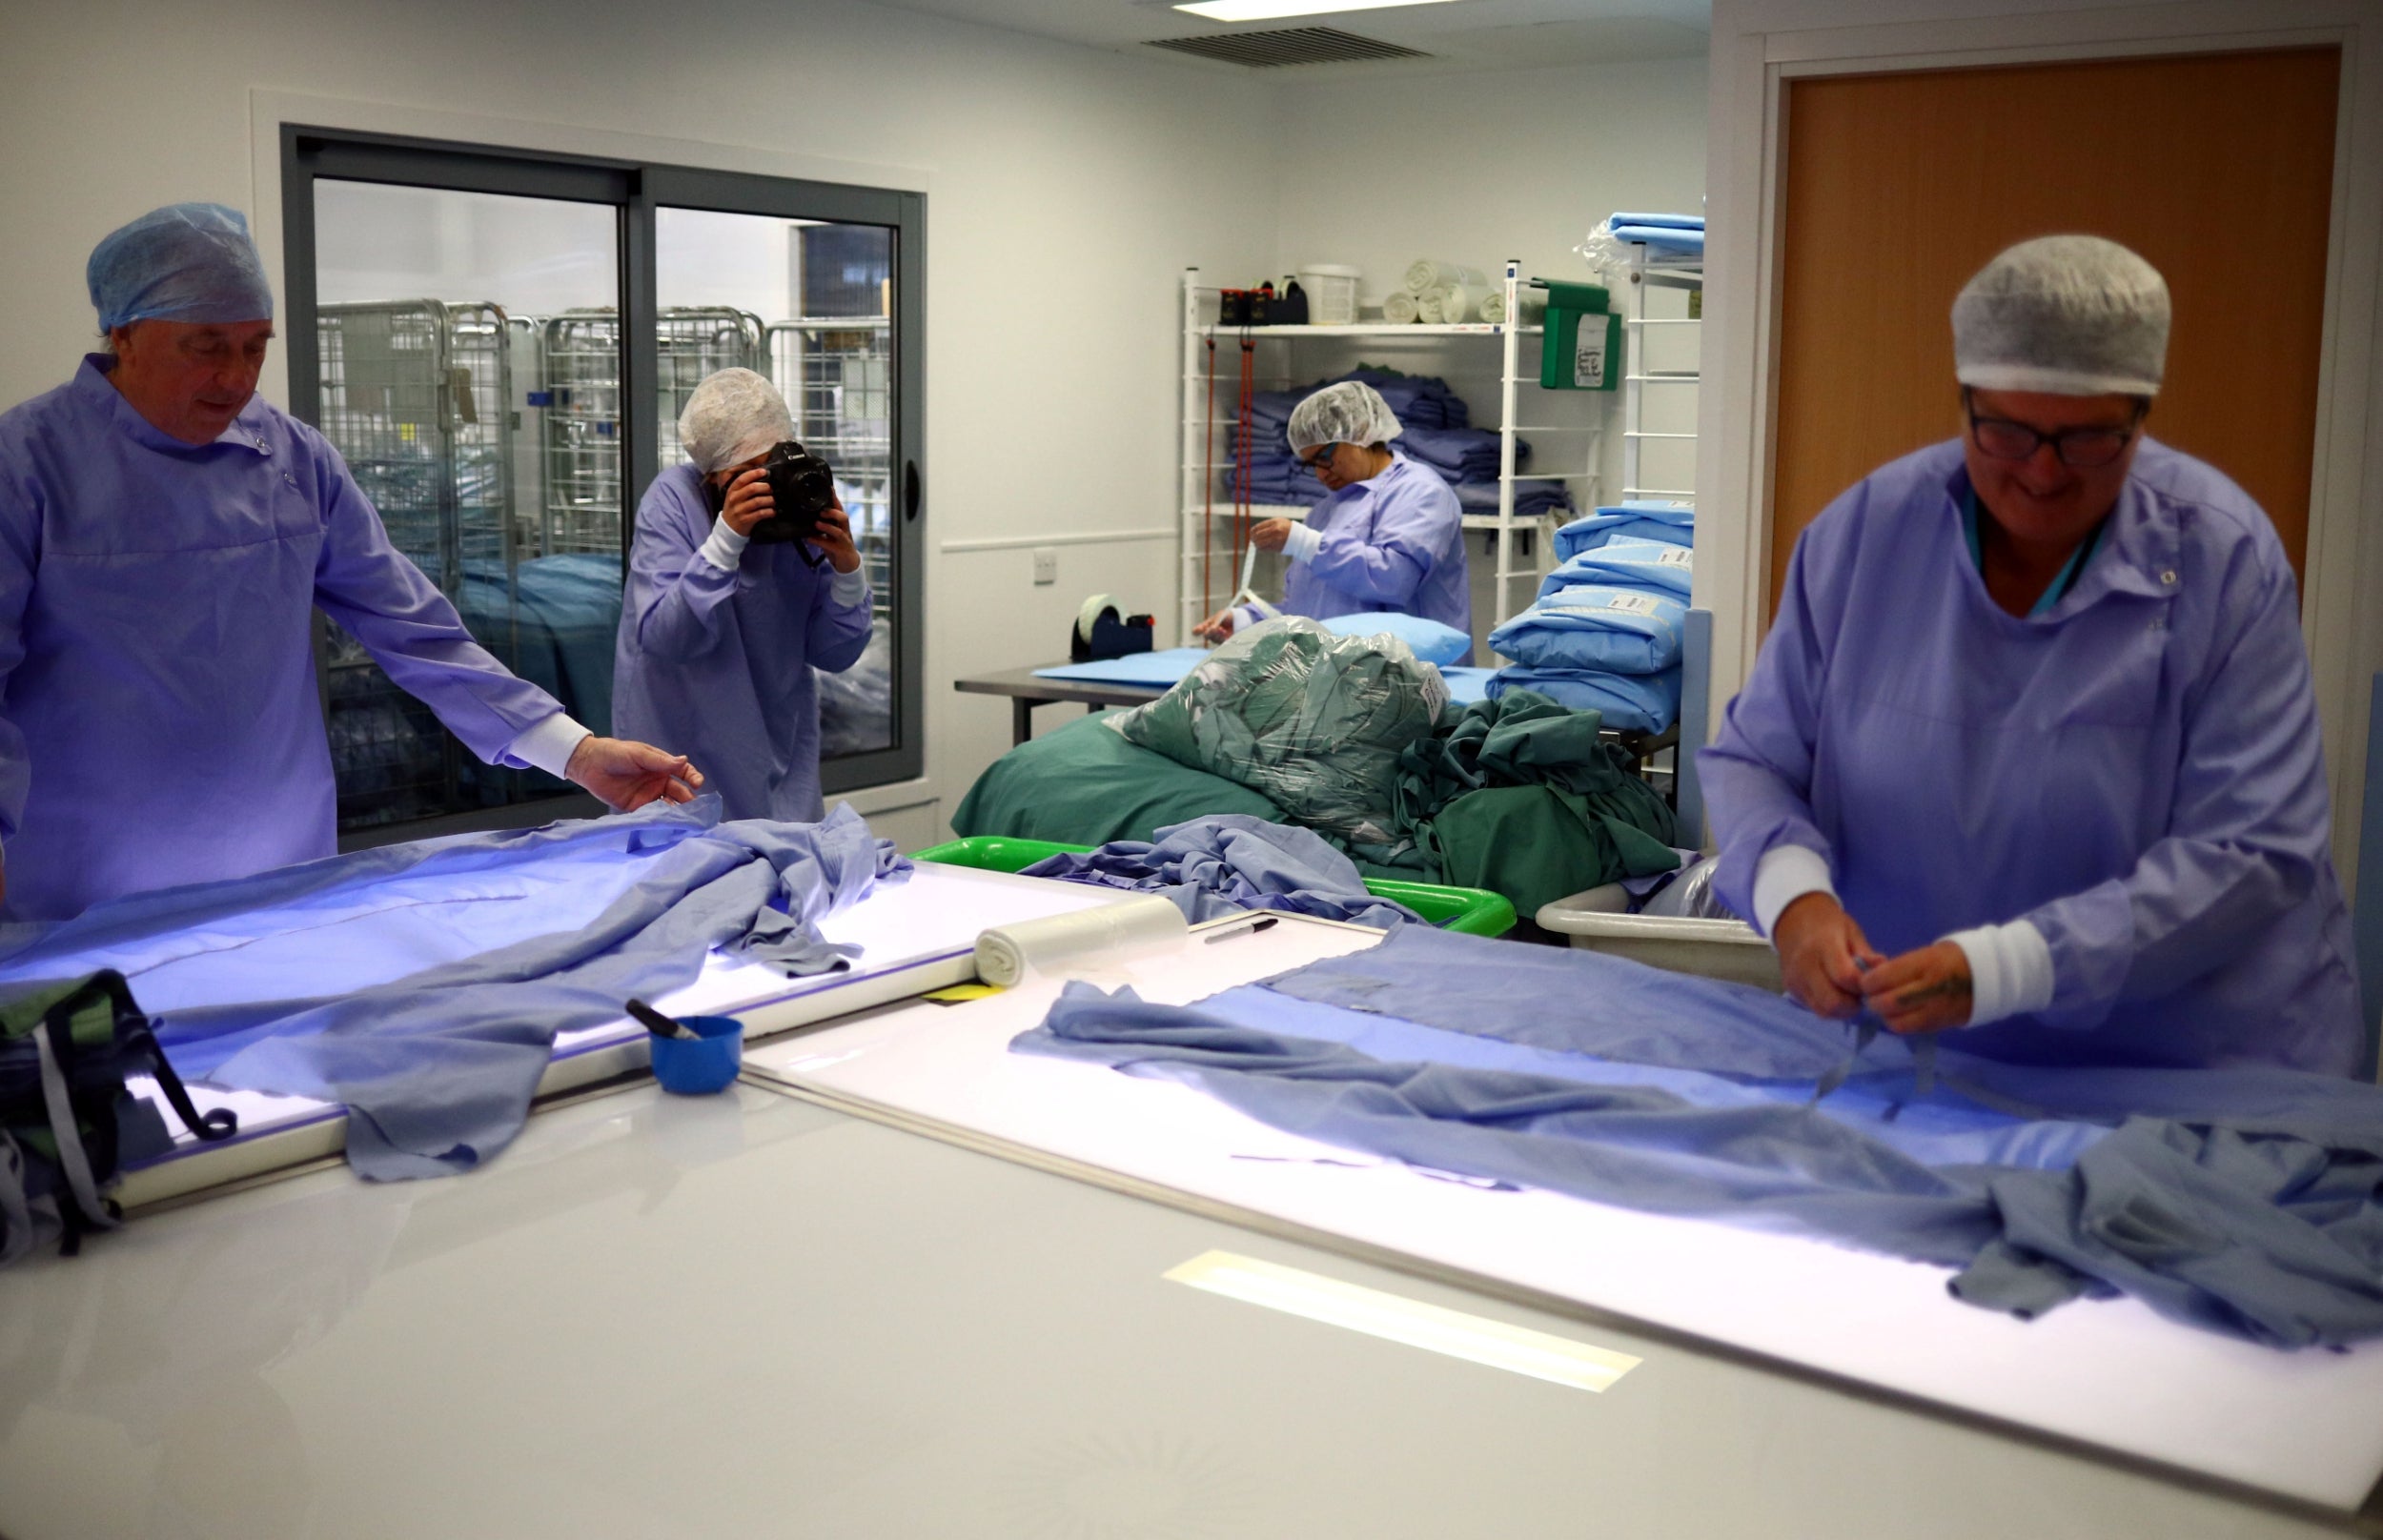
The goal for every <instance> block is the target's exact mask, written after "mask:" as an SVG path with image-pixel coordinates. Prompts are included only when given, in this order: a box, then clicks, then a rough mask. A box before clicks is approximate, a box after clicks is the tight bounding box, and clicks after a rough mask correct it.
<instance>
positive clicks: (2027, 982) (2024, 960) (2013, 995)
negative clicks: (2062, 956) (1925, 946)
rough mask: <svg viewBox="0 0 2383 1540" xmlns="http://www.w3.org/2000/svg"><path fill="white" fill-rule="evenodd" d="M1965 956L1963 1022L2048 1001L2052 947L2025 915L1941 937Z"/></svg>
mask: <svg viewBox="0 0 2383 1540" xmlns="http://www.w3.org/2000/svg"><path fill="white" fill-rule="evenodd" d="M1945 940H1946V941H1948V942H1952V943H1953V944H1954V945H1955V946H1958V947H1960V948H1961V950H1962V954H1963V955H1964V956H1965V957H1967V958H1968V959H1969V1024H1970V1025H1971V1026H1983V1025H1985V1024H1986V1023H1987V1022H1999V1021H2001V1020H2002V1019H2003V1018H2004V1017H2006V1016H2024V1015H2026V1014H2027V1013H2028V1012H2030V1011H2040V1010H2042V1009H2044V1007H2046V1006H2047V1005H2049V1004H2050V1003H2052V948H2051V946H2050V944H2049V943H2048V942H2046V941H2045V940H2044V932H2042V931H2040V930H2038V929H2036V928H2035V926H2034V925H2033V924H2032V923H2030V922H2027V921H2025V920H2014V921H2011V922H2009V923H2008V924H2003V925H1980V926H1978V927H1977V928H1976V929H1975V930H1957V931H1954V932H1953V933H1952V934H1951V935H1949V936H1947V937H1945Z"/></svg>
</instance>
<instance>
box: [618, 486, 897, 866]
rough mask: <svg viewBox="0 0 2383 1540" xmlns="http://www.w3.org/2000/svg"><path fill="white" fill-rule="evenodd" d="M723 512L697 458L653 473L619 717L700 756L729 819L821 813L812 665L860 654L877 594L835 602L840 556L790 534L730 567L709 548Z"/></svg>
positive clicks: (632, 564)
mask: <svg viewBox="0 0 2383 1540" xmlns="http://www.w3.org/2000/svg"><path fill="white" fill-rule="evenodd" d="M712 518H713V515H712V512H711V509H710V508H709V506H707V505H706V504H705V502H704V500H703V477H702V476H701V475H699V474H698V473H697V471H696V469H695V467H694V466H692V465H681V466H678V467H677V468H675V469H673V470H669V471H665V472H663V473H662V475H661V476H657V477H655V479H654V484H653V485H652V486H651V487H650V488H648V489H647V490H646V493H645V498H644V501H643V502H642V503H641V504H640V505H639V507H638V511H637V538H636V540H635V541H634V542H633V543H632V544H631V545H630V548H629V594H628V599H627V601H626V602H625V603H624V604H623V605H622V607H621V638H620V643H619V647H618V649H617V651H616V654H615V661H614V666H613V677H612V721H613V731H614V732H616V733H619V734H621V736H622V737H624V738H642V739H644V740H647V741H648V742H654V743H668V744H670V745H671V747H672V750H673V752H675V753H679V754H683V755H685V756H686V757H687V758H688V759H690V760H693V761H694V762H695V763H696V765H698V766H699V767H700V768H701V769H702V770H703V789H704V790H706V791H712V792H718V793H719V794H720V798H721V800H722V801H723V803H725V804H726V809H727V815H728V817H729V818H731V819H752V818H765V819H779V820H782V821H793V822H803V823H807V822H813V821H817V820H818V819H819V817H820V815H821V813H822V811H823V808H822V804H821V800H820V795H819V692H818V690H817V688H816V686H815V685H814V684H813V682H812V679H811V670H812V669H813V668H814V667H817V668H824V669H825V670H826V671H827V672H829V673H831V674H838V673H842V672H843V671H844V670H845V669H847V668H850V667H851V666H852V665H853V663H854V662H855V661H857V660H858V659H859V658H860V656H861V653H862V650H863V649H865V648H866V647H867V645H868V634H869V601H868V595H867V593H866V590H865V591H864V592H863V593H862V595H861V598H859V599H858V600H857V601H856V602H854V603H851V604H839V603H837V602H836V601H835V598H834V595H833V593H832V592H831V584H832V581H833V578H834V570H833V569H832V568H829V567H825V566H821V567H810V566H807V565H805V563H804V560H803V557H801V556H800V555H798V554H797V548H796V547H795V546H794V545H792V544H786V545H748V546H746V547H745V548H744V554H743V557H742V558H741V559H740V560H739V561H738V563H737V568H736V570H735V571H734V572H723V571H722V570H721V569H720V568H719V567H716V566H714V565H713V564H712V563H711V561H710V560H709V559H708V558H706V557H703V555H701V548H702V546H703V541H704V538H705V537H707V536H708V535H710V533H711V527H712Z"/></svg>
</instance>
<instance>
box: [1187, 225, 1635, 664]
mask: <svg viewBox="0 0 2383 1540" xmlns="http://www.w3.org/2000/svg"><path fill="white" fill-rule="evenodd" d="M1503 281H1504V289H1505V296H1506V311H1505V314H1506V315H1507V316H1508V317H1509V318H1510V319H1509V320H1506V321H1459V322H1455V323H1443V324H1438V325H1426V324H1421V323H1413V324H1409V325H1404V326H1400V325H1395V324H1392V323H1386V322H1359V323H1356V324H1354V325H1349V326H1252V327H1239V326H1232V327H1228V326H1222V325H1219V324H1218V323H1217V315H1218V311H1219V308H1220V301H1219V297H1218V295H1219V290H1218V289H1216V288H1215V287H1213V286H1209V285H1204V284H1202V283H1201V282H1200V270H1199V269H1197V268H1187V269H1185V270H1184V274H1183V292H1182V325H1183V395H1182V406H1183V418H1182V433H1181V451H1180V455H1179V465H1180V476H1179V477H1178V480H1179V493H1180V498H1179V502H1180V510H1181V529H1182V535H1181V542H1180V546H1179V550H1180V555H1181V562H1180V578H1179V581H1178V583H1177V591H1176V597H1177V600H1178V604H1177V609H1178V619H1179V626H1180V629H1179V630H1178V632H1177V633H1176V635H1177V639H1178V641H1179V642H1180V641H1183V640H1188V639H1189V638H1190V637H1191V628H1192V626H1194V625H1195V624H1197V623H1198V622H1199V621H1200V620H1202V619H1204V618H1206V617H1207V616H1208V615H1209V614H1211V613H1212V612H1213V611H1214V610H1216V609H1217V608H1220V607H1222V606H1223V605H1224V604H1225V603H1226V602H1227V601H1229V600H1230V599H1231V598H1232V595H1233V593H1234V591H1235V590H1236V589H1237V588H1238V586H1239V583H1240V573H1239V572H1238V570H1233V571H1226V570H1224V569H1225V568H1226V567H1228V566H1230V565H1231V561H1230V557H1229V556H1225V555H1223V553H1229V552H1230V551H1231V549H1232V520H1233V518H1234V517H1235V515H1236V507H1235V503H1234V499H1233V475H1234V470H1235V463H1234V457H1233V454H1232V430H1233V427H1234V425H1235V422H1236V421H1237V407H1238V402H1239V392H1240V367H1239V362H1238V354H1239V348H1240V343H1241V340H1242V339H1243V338H1244V337H1247V338H1249V339H1250V340H1251V342H1252V343H1253V344H1264V345H1267V346H1265V347H1263V348H1262V349H1261V352H1260V355H1259V359H1260V366H1259V367H1256V368H1254V369H1253V375H1254V381H1253V383H1254V388H1256V389H1259V390H1282V389H1286V388H1289V387H1292V386H1295V385H1300V384H1305V383H1307V382H1309V381H1311V380H1313V379H1314V377H1315V376H1316V375H1317V374H1318V373H1319V371H1317V370H1316V369H1314V368H1303V367H1302V366H1300V364H1299V363H1298V359H1299V357H1300V356H1301V354H1302V347H1303V344H1321V343H1325V342H1336V343H1339V344H1343V345H1344V346H1345V345H1350V344H1358V345H1363V346H1366V347H1384V348H1395V349H1398V350H1401V351H1402V353H1403V352H1405V351H1406V350H1414V349H1418V348H1419V349H1423V350H1428V351H1429V352H1431V353H1433V354H1434V355H1435V359H1434V360H1433V361H1435V362H1438V363H1441V364H1442V365H1443V367H1444V366H1446V365H1449V364H1456V363H1464V362H1468V361H1469V362H1472V364H1473V367H1475V368H1476V369H1478V367H1479V361H1478V360H1477V359H1476V360H1466V359H1464V357H1463V355H1464V353H1466V352H1467V351H1470V350H1472V349H1476V348H1478V347H1479V346H1480V345H1481V344H1482V343H1485V342H1489V341H1492V340H1495V341H1496V342H1497V344H1498V352H1497V355H1496V357H1497V375H1496V385H1497V397H1498V398H1497V421H1496V423H1495V424H1484V423H1482V422H1479V421H1478V420H1477V421H1476V422H1475V424H1474V426H1476V427H1485V426H1486V427H1492V428H1494V430H1495V431H1496V432H1497V436H1498V481H1497V512H1496V513H1477V514H1467V515H1465V516H1464V527H1465V529H1466V530H1467V531H1468V532H1472V531H1479V532H1486V533H1489V534H1490V535H1492V536H1493V537H1494V538H1493V540H1492V547H1493V550H1494V551H1495V554H1496V567H1495V573H1494V577H1493V585H1494V586H1493V588H1492V593H1493V595H1494V596H1495V597H1494V598H1493V601H1492V602H1493V606H1494V609H1495V614H1494V615H1493V616H1492V618H1491V619H1490V622H1489V624H1488V625H1480V624H1478V623H1477V625H1476V630H1477V632H1479V633H1482V634H1486V633H1487V632H1488V631H1489V630H1491V629H1492V628H1494V627H1495V626H1496V625H1497V623H1498V622H1499V621H1502V620H1504V619H1506V618H1508V617H1509V616H1511V615H1513V614H1515V613H1516V612H1517V610H1519V609H1520V608H1522V607H1523V606H1524V605H1527V604H1528V603H1529V602H1530V601H1531V599H1532V598H1534V597H1535V596H1536V595H1537V592H1538V582H1539V580H1540V579H1541V578H1544V577H1545V576H1546V574H1547V571H1548V558H1549V557H1550V555H1551V553H1552V550H1553V541H1552V539H1551V538H1550V537H1551V536H1552V534H1553V530H1554V526H1555V524H1556V522H1557V519H1556V517H1555V516H1553V515H1549V514H1518V513H1517V512H1516V511H1515V499H1516V495H1517V488H1522V487H1528V486H1530V485H1532V484H1534V483H1537V482H1543V481H1553V482H1560V483H1562V484H1563V485H1565V486H1566V487H1568V488H1570V490H1571V492H1572V495H1573V500H1574V502H1575V503H1576V504H1577V505H1578V507H1579V508H1580V510H1581V511H1583V512H1586V511H1587V510H1589V509H1591V508H1594V507H1595V506H1596V505H1597V503H1598V500H1599V486H1600V469H1599V468H1600V466H1601V465H1602V463H1603V457H1604V438H1605V418H1606V407H1605V404H1604V403H1605V401H1606V396H1605V395H1603V394H1602V393H1597V392H1572V391H1544V390H1542V389H1541V388H1540V386H1539V383H1538V373H1537V368H1538V350H1537V348H1529V349H1526V348H1525V347H1524V346H1523V340H1522V339H1523V338H1524V337H1536V336H1538V335H1539V334H1541V333H1542V331H1543V328H1541V327H1539V326H1538V325H1522V324H1516V323H1515V322H1514V321H1513V320H1512V319H1511V318H1512V317H1517V316H1519V315H1520V314H1521V308H1520V306H1521V299H1522V297H1523V295H1524V294H1528V293H1529V292H1530V285H1529V283H1528V282H1527V280H1525V279H1523V277H1522V276H1521V272H1520V266H1519V264H1518V263H1517V262H1514V261H1509V262H1507V263H1506V266H1505V274H1504V280H1503ZM1212 343H1214V344H1215V345H1216V356H1217V364H1216V366H1215V368H1216V372H1215V374H1214V375H1213V376H1212V375H1211V372H1210V371H1211V366H1210V358H1209V347H1210V344H1212ZM1229 349H1230V350H1231V352H1230V354H1229V353H1228V350H1229ZM1526 360H1527V361H1528V364H1529V366H1530V368H1531V370H1532V372H1531V373H1530V374H1528V375H1525V374H1524V373H1523V368H1524V364H1525V361H1526ZM1366 361H1367V362H1375V361H1376V360H1372V359H1368V360H1366ZM1415 362H1416V363H1417V364H1418V365H1419V364H1420V363H1421V362H1422V360H1415ZM1408 372H1410V373H1414V372H1425V373H1437V372H1442V371H1440V370H1421V369H1419V368H1418V369H1416V370H1410V371H1408ZM1473 377H1481V376H1479V375H1475V376H1473ZM1212 383H1213V386H1214V392H1215V399H1214V407H1213V413H1212V410H1211V387H1212ZM1558 399H1570V400H1574V401H1577V402H1584V403H1586V404H1585V405H1584V406H1580V407H1576V408H1575V409H1574V410H1575V412H1576V413H1577V414H1578V415H1579V417H1580V418H1581V420H1578V421H1575V422H1554V421H1550V422H1541V423H1532V422H1522V421H1520V420H1518V418H1519V416H1520V415H1522V413H1523V412H1524V408H1525V404H1526V403H1528V404H1530V405H1531V406H1534V407H1537V406H1538V405H1540V404H1543V403H1548V402H1551V401H1554V400H1558ZM1467 405H1469V406H1473V405H1476V403H1474V402H1472V401H1468V402H1467ZM1517 435H1523V436H1536V437H1537V438H1538V440H1539V443H1538V445H1537V446H1535V463H1536V464H1537V465H1539V466H1547V465H1550V464H1556V463H1561V464H1564V465H1575V464H1577V465H1579V466H1580V467H1581V469H1579V470H1577V471H1570V470H1546V469H1539V470H1534V471H1529V472H1522V471H1517V466H1516V459H1517V455H1516V446H1515V440H1516V437H1517ZM1558 439H1566V440H1578V448H1577V452H1576V451H1574V450H1573V449H1572V448H1570V447H1569V446H1568V447H1567V448H1566V450H1565V451H1564V452H1563V453H1561V454H1560V455H1559V454H1558V452H1557V451H1556V450H1555V449H1554V448H1553V447H1552V446H1553V442H1554V441H1555V440H1558ZM1240 511H1241V512H1243V513H1245V514H1246V516H1247V517H1249V518H1250V519H1251V520H1252V521H1256V520H1261V519H1268V518H1292V519H1303V518H1305V517H1307V512H1308V511H1307V509H1306V508H1305V507H1303V506H1301V505H1298V504H1295V503H1294V504H1268V503H1251V504H1244V505H1241V510H1240ZM1259 574H1260V576H1259V580H1258V584H1257V586H1258V587H1259V589H1260V591H1261V592H1279V581H1280V577H1281V564H1280V560H1279V558H1277V557H1261V558H1260V561H1259ZM1517 583H1527V584H1528V586H1527V587H1525V588H1523V589H1522V590H1521V592H1520V595H1519V598H1518V599H1517V589H1516V585H1517ZM1270 585H1272V586H1270Z"/></svg>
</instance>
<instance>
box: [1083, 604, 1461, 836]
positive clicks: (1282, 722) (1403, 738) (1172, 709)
mask: <svg viewBox="0 0 2383 1540" xmlns="http://www.w3.org/2000/svg"><path fill="white" fill-rule="evenodd" d="M1447 699H1448V692H1447V685H1446V684H1445V682H1444V681H1442V680H1441V679H1440V677H1439V673H1438V671H1437V670H1436V669H1434V668H1432V667H1430V666H1429V665H1427V664H1425V663H1422V662H1419V661H1417V660H1416V657H1415V655H1414V654H1413V653H1411V652H1409V651H1408V650H1407V648H1406V646H1405V645H1404V644H1403V643H1401V642H1399V641H1398V640H1397V639H1396V638H1391V637H1379V636H1376V637H1340V636H1335V635H1334V634H1333V633H1332V632H1329V631H1327V630H1325V629H1324V628H1323V627H1322V626H1321V625H1318V624H1317V623H1316V622H1315V621H1314V620H1311V619H1308V618H1305V617H1303V616H1284V617H1281V618H1276V619H1272V620H1267V621H1264V622H1262V623H1260V624H1258V625H1255V626H1253V627H1251V628H1250V629H1249V630H1248V631H1246V632H1243V633H1241V634H1240V635H1238V636H1235V637H1234V638H1232V640H1231V641H1229V642H1227V643H1225V645H1223V646H1222V647H1219V648H1217V649H1216V651H1215V652H1214V653H1212V654H1211V655H1210V656H1209V657H1208V658H1207V659H1204V660H1202V662H1201V663H1200V665H1199V666H1198V667H1197V668H1194V669H1193V670H1192V671H1191V673H1190V674H1189V675H1187V676H1186V677H1185V678H1184V679H1183V680H1182V682H1180V683H1178V684H1177V685H1176V686H1175V687H1174V688H1173V689H1171V690H1170V691H1168V692H1167V693H1166V694H1165V695H1163V696H1161V697H1159V698H1158V699H1156V700H1153V701H1151V702H1150V703H1149V704H1148V705H1142V706H1136V707H1134V708H1133V709H1132V710H1130V711H1122V712H1117V713H1113V714H1111V715H1110V718H1109V719H1108V720H1109V725H1110V727H1112V728H1113V729H1115V730H1116V732H1117V733H1118V734H1119V735H1121V736H1122V737H1123V738H1124V739H1125V740H1126V741H1128V742H1129V743H1136V744H1139V745H1141V746H1142V747H1144V748H1147V749H1151V750H1155V751H1156V752H1158V753H1160V754H1163V755H1165V756H1166V757H1167V758H1169V759H1171V760H1174V761H1176V762H1177V763H1179V764H1188V765H1191V767H1192V768H1194V769H1198V770H1206V771H1208V772H1210V773H1211V774H1212V775H1219V776H1223V777H1225V778H1226V779H1228V780H1234V781H1237V782H1239V783H1240V784H1242V785H1244V786H1247V787H1250V788H1251V789H1253V790H1254V791H1257V792H1261V793H1263V794H1264V795H1265V796H1266V797H1268V798H1269V799H1271V800H1273V802H1274V803H1275V804H1276V805H1278V806H1279V807H1281V808H1282V809H1283V811H1284V812H1286V813H1288V814H1290V815H1291V817H1292V820H1293V821H1295V822H1298V823H1303V824H1305V825H1307V826H1308V827H1309V828H1312V829H1314V830H1316V831H1317V832H1318V833H1321V834H1324V835H1326V836H1329V837H1331V838H1333V839H1335V840H1339V841H1344V842H1346V843H1347V844H1348V845H1349V846H1350V848H1351V849H1353V850H1355V851H1358V852H1359V853H1361V854H1362V855H1364V856H1365V857H1366V859H1368V860H1371V861H1392V860H1395V858H1396V857H1397V856H1398V855H1400V854H1401V853H1403V852H1404V850H1405V849H1406V847H1407V845H1408V844H1409V842H1410V841H1411V838H1412V837H1411V836H1409V835H1403V834H1398V833H1395V832H1394V828H1393V825H1394V821H1395V815H1394V812H1393V805H1392V804H1393V801H1394V799H1395V794H1396V787H1397V784H1398V779H1399V756H1400V754H1401V753H1402V752H1403V751H1404V750H1406V749H1407V748H1409V747H1410V746H1412V745H1414V744H1416V742H1417V741H1418V740H1422V741H1428V740H1429V739H1430V737H1431V734H1432V731H1433V728H1434V727H1435V726H1436V724H1437V721H1438V719H1439V715H1440V711H1441V709H1442V708H1443V707H1444V706H1445V705H1446V704H1447Z"/></svg>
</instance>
